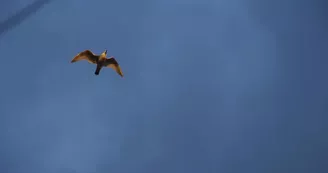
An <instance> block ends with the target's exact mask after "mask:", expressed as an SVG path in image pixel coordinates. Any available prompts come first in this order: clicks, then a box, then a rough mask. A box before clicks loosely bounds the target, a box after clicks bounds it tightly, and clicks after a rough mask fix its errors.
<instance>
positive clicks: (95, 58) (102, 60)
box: [71, 50, 123, 77]
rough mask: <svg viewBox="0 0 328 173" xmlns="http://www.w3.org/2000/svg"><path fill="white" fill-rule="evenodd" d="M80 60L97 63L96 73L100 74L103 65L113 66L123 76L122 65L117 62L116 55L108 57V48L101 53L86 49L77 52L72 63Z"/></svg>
mask: <svg viewBox="0 0 328 173" xmlns="http://www.w3.org/2000/svg"><path fill="white" fill-rule="evenodd" d="M80 60H87V61H88V62H89V63H91V64H97V68H96V71H95V75H99V72H100V70H101V69H102V68H103V67H110V68H113V69H114V70H115V71H116V72H117V73H118V74H119V75H120V76H121V77H123V73H122V70H121V67H120V66H119V64H118V63H117V61H116V60H115V58H114V57H110V58H107V50H105V51H104V52H103V53H102V54H100V55H95V54H93V53H92V52H91V51H90V50H85V51H83V52H81V53H79V54H77V55H76V56H75V57H74V58H73V60H72V61H71V63H74V62H77V61H80Z"/></svg>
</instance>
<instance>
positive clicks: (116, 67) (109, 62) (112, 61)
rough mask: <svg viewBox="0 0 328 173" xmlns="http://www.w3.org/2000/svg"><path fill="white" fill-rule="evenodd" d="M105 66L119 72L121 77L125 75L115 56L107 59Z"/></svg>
mask: <svg viewBox="0 0 328 173" xmlns="http://www.w3.org/2000/svg"><path fill="white" fill-rule="evenodd" d="M104 66H106V67H109V68H112V69H114V70H115V71H116V73H117V74H119V75H120V76H121V77H123V73H122V70H121V67H120V65H119V64H118V63H117V61H116V60H115V58H114V57H111V58H108V59H106V61H105V63H104Z"/></svg>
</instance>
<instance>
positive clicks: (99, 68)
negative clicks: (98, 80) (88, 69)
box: [95, 65, 101, 75]
mask: <svg viewBox="0 0 328 173" xmlns="http://www.w3.org/2000/svg"><path fill="white" fill-rule="evenodd" d="M100 70H101V65H97V69H96V71H95V75H99V72H100Z"/></svg>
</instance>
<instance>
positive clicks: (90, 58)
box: [71, 50, 98, 64]
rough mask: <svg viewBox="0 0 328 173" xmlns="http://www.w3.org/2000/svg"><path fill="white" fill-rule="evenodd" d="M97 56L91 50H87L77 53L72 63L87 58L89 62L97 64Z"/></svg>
mask: <svg viewBox="0 0 328 173" xmlns="http://www.w3.org/2000/svg"><path fill="white" fill-rule="evenodd" d="M97 58H98V57H97V56H96V55H94V54H93V53H92V52H91V51H90V50H85V51H83V52H80V53H79V54H77V55H76V56H75V57H74V58H73V59H72V61H71V63H73V62H77V61H80V60H87V61H88V62H90V63H92V64H96V63H97Z"/></svg>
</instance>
